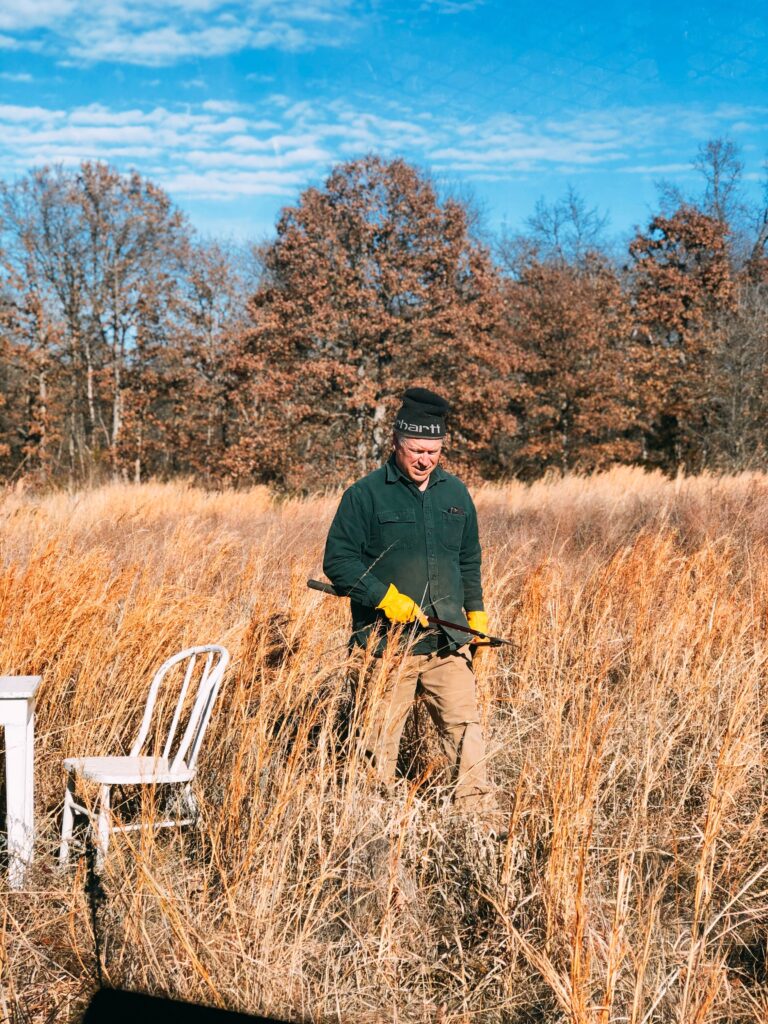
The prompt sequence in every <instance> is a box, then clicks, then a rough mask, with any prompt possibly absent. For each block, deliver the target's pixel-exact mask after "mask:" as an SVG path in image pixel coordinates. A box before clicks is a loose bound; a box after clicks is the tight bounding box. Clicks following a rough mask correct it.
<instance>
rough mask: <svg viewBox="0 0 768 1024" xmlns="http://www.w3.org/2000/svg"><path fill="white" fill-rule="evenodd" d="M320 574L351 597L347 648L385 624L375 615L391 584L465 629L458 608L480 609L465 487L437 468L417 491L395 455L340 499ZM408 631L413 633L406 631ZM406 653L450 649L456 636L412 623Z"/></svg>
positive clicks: (459, 640)
mask: <svg viewBox="0 0 768 1024" xmlns="http://www.w3.org/2000/svg"><path fill="white" fill-rule="evenodd" d="M323 570H324V572H325V574H326V576H327V577H328V578H329V579H330V581H331V582H332V583H333V585H334V587H336V589H337V590H338V591H339V593H341V594H344V595H347V596H349V597H350V598H351V605H352V630H353V633H352V643H354V644H358V645H360V646H365V644H366V642H367V640H368V636H369V635H370V632H371V630H372V628H373V627H374V626H379V627H381V633H382V639H381V642H380V643H379V645H378V651H379V652H381V651H382V650H383V648H384V646H385V645H386V631H387V625H388V620H387V618H386V616H385V615H384V614H383V612H380V611H376V605H377V604H379V603H380V602H381V600H382V598H383V597H384V595H385V594H386V592H387V590H388V588H389V585H390V583H394V585H395V586H396V587H397V589H398V590H399V591H400V593H401V594H407V595H408V597H411V598H413V600H414V601H416V603H417V604H419V605H421V607H422V608H423V609H424V611H425V612H426V614H427V615H435V616H437V617H438V618H441V619H448V620H449V621H450V622H458V623H466V621H467V619H466V616H465V614H464V610H465V609H466V610H467V611H482V610H483V588H482V584H481V582H480V541H479V538H478V532H477V512H476V511H475V506H474V503H473V501H472V499H471V497H470V496H469V491H468V490H467V488H466V487H465V486H464V484H463V483H462V482H461V481H460V480H459V479H458V477H455V476H453V475H452V474H451V473H446V472H445V470H443V469H441V468H440V466H437V467H436V468H435V469H434V470H433V472H432V474H431V476H430V478H429V484H428V486H427V488H426V490H424V491H420V490H419V489H418V487H416V485H415V484H413V483H411V482H410V481H409V480H408V478H407V477H406V476H405V475H404V474H403V473H401V472H400V470H399V469H398V467H397V465H396V463H395V459H394V455H393V456H392V457H391V458H390V459H389V461H388V462H387V463H385V464H384V465H383V466H381V467H380V468H379V469H376V470H374V471H373V472H372V473H369V474H368V476H365V477H363V478H362V480H358V481H357V483H354V484H352V486H351V487H349V488H348V489H347V490H346V491H345V492H344V494H343V496H342V498H341V502H340V503H339V507H338V509H337V511H336V515H335V517H334V520H333V522H332V523H331V528H330V530H329V531H328V539H327V541H326V545H325V558H324V559H323ZM412 628H413V630H414V634H412V633H411V629H412ZM404 636H405V637H406V638H407V639H410V638H411V637H413V638H414V640H415V642H414V646H413V648H412V649H413V651H414V652H415V653H424V652H428V651H434V650H445V651H449V650H456V648H458V647H461V646H462V645H463V644H465V643H466V642H467V640H468V639H469V638H468V636H467V634H466V633H461V632H459V631H458V630H450V629H442V628H440V627H434V626H430V627H429V628H428V629H422V627H421V626H419V625H418V623H416V624H415V625H414V626H413V627H411V626H408V627H406V629H405V630H404Z"/></svg>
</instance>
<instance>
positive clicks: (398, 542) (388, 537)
mask: <svg viewBox="0 0 768 1024" xmlns="http://www.w3.org/2000/svg"><path fill="white" fill-rule="evenodd" d="M376 518H377V520H378V532H379V537H378V539H379V543H380V544H381V547H382V548H383V550H384V551H392V550H395V549H397V550H402V549H403V548H410V547H413V546H414V544H415V543H416V513H415V512H414V510H413V509H410V508H393V509H389V510H385V511H383V512H377V513H376Z"/></svg>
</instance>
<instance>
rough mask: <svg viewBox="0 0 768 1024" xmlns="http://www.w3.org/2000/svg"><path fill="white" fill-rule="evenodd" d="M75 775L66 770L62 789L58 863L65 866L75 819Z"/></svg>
mask: <svg viewBox="0 0 768 1024" xmlns="http://www.w3.org/2000/svg"><path fill="white" fill-rule="evenodd" d="M74 802H75V776H74V773H73V772H67V786H66V789H65V790H64V813H63V814H62V817H61V846H60V847H59V864H60V865H61V866H62V867H66V865H67V863H68V861H69V843H70V840H71V839H72V826H73V824H74V819H75V811H74V806H73V805H74Z"/></svg>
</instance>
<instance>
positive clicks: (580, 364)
mask: <svg viewBox="0 0 768 1024" xmlns="http://www.w3.org/2000/svg"><path fill="white" fill-rule="evenodd" d="M695 166H696V167H697V169H698V170H700V171H701V173H703V174H704V178H705V183H706V189H705V191H704V194H703V196H701V197H699V198H698V199H697V198H696V197H694V198H691V197H684V196H682V195H680V194H679V193H677V192H676V191H675V190H674V189H673V188H671V187H667V188H666V191H664V192H663V194H662V195H661V196H660V202H661V203H662V205H663V209H664V211H665V212H664V214H663V215H662V214H659V216H657V217H655V218H653V220H652V221H651V223H650V225H649V227H648V230H647V231H643V232H638V234H637V236H636V237H635V238H634V240H633V241H632V243H631V245H630V248H629V253H630V257H631V263H632V266H631V267H630V268H628V269H629V272H628V273H626V274H624V275H622V274H621V273H620V271H619V270H618V267H617V264H618V260H616V259H613V260H611V259H609V258H608V257H607V256H606V255H605V253H604V252H603V254H601V246H603V245H604V241H603V237H602V232H603V229H604V227H605V223H606V219H605V217H604V216H601V215H600V214H599V213H598V211H596V210H590V209H589V208H588V207H587V206H586V204H585V202H584V201H583V200H582V199H581V197H580V196H579V195H578V193H576V192H575V191H574V190H573V189H570V190H569V191H568V192H567V194H566V196H565V197H564V198H563V199H562V200H561V201H559V202H556V203H554V204H553V205H551V206H548V205H547V204H545V203H543V202H541V203H538V204H537V206H536V212H535V215H534V216H533V217H531V218H529V221H528V234H527V235H522V236H514V237H513V238H511V239H506V240H504V239H502V243H501V245H500V246H499V249H498V251H497V253H496V259H494V258H492V256H491V253H490V251H489V249H488V248H487V247H486V246H485V245H484V244H483V243H481V242H480V241H478V238H477V237H476V234H475V232H476V227H477V220H476V218H475V216H474V214H473V212H472V211H471V210H470V209H468V207H467V205H466V203H464V202H462V201H460V200H457V199H455V198H441V196H440V195H439V194H438V192H437V190H436V188H435V186H434V185H433V183H432V182H431V181H430V180H429V179H428V178H427V177H426V176H425V175H424V174H422V173H421V172H420V171H418V170H417V169H416V168H414V167H412V166H410V165H408V164H407V163H405V162H404V161H403V160H390V161H387V160H385V159H383V158H381V157H378V156H375V155H370V156H367V157H364V158H362V159H359V160H353V161H351V162H349V163H346V164H342V165H339V166H338V167H336V168H334V169H333V170H332V172H331V174H330V176H329V177H328V179H327V181H326V182H325V183H324V184H323V185H322V186H318V187H315V188H310V189H308V190H306V192H304V193H303V194H302V195H301V196H300V197H299V200H298V202H297V204H296V205H295V206H294V207H290V208H287V209H285V210H284V211H283V213H282V215H281V218H280V220H279V223H278V225H277V230H276V236H275V238H274V239H273V240H272V241H271V242H268V243H266V244H264V245H262V246H261V247H259V249H258V250H256V251H255V257H256V258H254V253H253V252H251V253H250V254H249V253H248V252H246V251H245V250H244V249H240V250H238V249H237V248H235V247H233V246H231V245H230V246H225V245H223V244H218V243H216V242H215V241H212V242H209V241H202V240H200V239H198V238H197V237H196V236H195V235H194V234H193V232H192V230H191V228H190V226H189V224H188V223H187V222H186V221H185V219H184V217H183V216H182V215H181V214H180V212H179V211H178V210H177V209H176V208H175V207H174V205H173V203H172V202H171V200H170V198H169V197H168V196H167V195H166V194H165V193H164V192H163V191H162V189H160V188H159V187H158V186H157V185H155V184H153V183H152V182H150V181H148V180H146V179H143V178H141V177H140V176H139V175H137V174H132V175H121V174H119V173H118V172H117V171H116V170H114V169H113V168H110V167H109V166H107V165H105V164H95V163H84V164H83V165H82V166H81V167H80V168H78V169H75V170H68V169H62V168H58V169H50V168H43V169H40V170H37V171H34V172H31V173H30V174H28V175H27V176H25V177H23V178H21V179H19V180H18V181H16V182H13V183H9V184H3V183H0V476H2V477H3V478H4V479H6V480H8V479H16V478H18V477H20V476H26V477H32V478H34V479H37V480H40V481H41V482H42V483H46V482H50V481H58V482H68V483H70V484H72V483H74V482H76V481H83V480H88V481H96V480H99V479H104V478H115V477H123V478H127V479H135V480H141V479H145V478H147V477H151V476H155V477H161V478H170V477H174V476H178V475H190V476H193V477H195V478H196V479H198V480H201V481H204V482H206V483H208V484H215V485H219V484H223V483H233V482H234V483H236V484H238V485H244V484H247V483H249V482H266V483H271V484H272V485H276V486H278V487H280V488H282V489H284V490H296V489H304V490H307V489H309V490H312V489H317V488H324V487H326V486H329V485H333V484H336V483H339V482H342V481H344V480H348V479H349V478H351V477H355V476H358V475H360V474H361V473H364V472H366V471H367V470H368V469H370V468H372V467H374V466H375V465H377V464H378V463H379V462H380V460H381V459H382V457H383V456H384V455H385V453H386V451H387V446H388V434H389V424H390V422H391V418H392V414H393V412H394V410H395V407H396V405H397V403H398V400H399V396H400V394H401V393H402V390H403V389H404V388H405V387H406V386H407V385H410V384H423V385H427V386H430V387H432V388H434V389H436V390H438V391H443V392H445V393H446V394H447V395H448V396H449V397H450V399H451V400H452V403H453V406H454V410H455V411H454V415H453V417H452V437H451V450H450V459H451V462H452V464H453V465H454V466H456V467H458V468H459V469H460V470H461V471H462V472H463V473H464V474H465V475H470V476H471V475H479V476H481V477H483V478H486V479H494V478H499V477H504V476H509V475H510V474H515V473H517V474H523V475H524V476H526V477H532V476H536V475H538V474H540V473H542V472H544V471H545V470H546V469H548V468H553V469H557V470H564V469H567V468H573V467H576V468H583V469H589V468H595V467H603V466H606V465H609V464H611V463H614V462H640V463H642V464H646V465H648V464H650V465H657V466H659V467H660V468H662V469H664V470H665V471H666V472H672V473H673V472H676V471H677V470H678V469H679V468H683V469H686V470H695V469H697V468H701V467H702V466H712V467H719V468H728V467H737V468H749V467H752V466H755V465H760V464H762V462H763V461H764V458H765V455H766V445H765V442H764V437H765V436H767V434H768V416H766V408H765V402H764V400H763V394H764V384H765V377H766V359H765V352H766V344H765V339H766V315H767V314H766V311H767V310H768V298H767V297H766V286H765V280H766V274H765V265H766V253H765V247H766V241H767V240H768V229H766V223H768V218H766V216H763V217H762V219H761V218H759V217H758V218H754V217H753V218H752V220H751V221H750V219H749V217H747V216H746V214H745V208H744V204H743V201H742V195H741V192H740V190H739V187H740V180H739V175H740V174H741V163H740V161H739V160H738V157H737V151H736V150H735V148H734V147H733V146H732V145H731V144H729V143H728V142H727V140H714V141H713V142H712V143H711V145H708V146H707V147H703V148H702V150H701V151H700V154H699V158H698V161H697V163H696V165H695ZM675 204H676V205H675ZM750 232H751V234H750Z"/></svg>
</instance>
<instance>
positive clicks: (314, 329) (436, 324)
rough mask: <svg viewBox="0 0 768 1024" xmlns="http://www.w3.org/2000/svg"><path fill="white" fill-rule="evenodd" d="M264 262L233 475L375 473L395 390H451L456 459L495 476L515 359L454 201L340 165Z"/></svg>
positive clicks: (410, 179)
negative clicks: (420, 386) (471, 457)
mask: <svg viewBox="0 0 768 1024" xmlns="http://www.w3.org/2000/svg"><path fill="white" fill-rule="evenodd" d="M263 268H264V277H263V281H262V283H261V285H260V287H259V289H258V290H257V292H256V294H255V295H254V297H253V299H252V302H251V307H250V309H251V316H252V320H253V326H252V329H251V330H250V332H249V334H248V336H247V338H246V340H245V344H244V345H243V347H242V349H241V351H240V353H239V355H238V358H237V359H236V361H235V370H236V373H237V374H238V376H239V379H240V381H241V382H242V383H241V388H240V393H241V396H242V399H243V406H242V409H241V413H240V416H239V418H238V421H237V430H238V434H239V437H238V443H237V444H236V446H235V447H234V448H233V449H231V450H230V453H229V456H228V467H229V470H230V472H231V474H232V476H233V477H235V478H239V479H241V478H243V477H255V478H257V479H265V480H268V479H273V480H275V481H277V482H279V483H280V484H283V485H289V486H290V485H300V486H304V487H308V488H312V487H322V486H325V485H326V484H327V483H329V482H330V481H338V480H343V479H349V478H352V477H356V476H359V475H360V474H362V473H365V472H366V471H367V470H370V469H373V468H374V467H375V466H376V465H378V464H379V463H380V462H381V461H382V459H383V458H384V457H385V455H386V452H387V450H388V440H389V427H390V423H391V419H392V414H393V413H394V409H395V404H396V403H397V401H398V399H399V397H400V395H401V394H402V391H403V388H404V387H405V386H407V385H408V384H424V385H427V386H430V387H432V388H434V389H436V390H438V391H441V392H444V393H447V394H449V395H450V396H451V397H452V401H453V403H454V407H455V410H454V414H453V416H452V418H451V423H452V431H453V445H452V455H453V458H454V460H455V461H458V462H466V460H467V459H468V456H469V453H470V452H473V453H475V454H476V455H477V459H476V460H475V468H476V469H477V468H478V467H479V466H480V465H482V466H483V468H484V469H485V471H486V472H493V470H494V468H496V455H495V436H496V435H508V434H510V433H512V432H514V429H515V417H514V415H513V414H512V412H511V410H510V401H511V399H512V398H513V397H514V396H515V395H516V393H517V391H518V390H519V385H518V384H517V383H515V381H514V380H513V378H512V371H514V370H515V369H517V364H518V362H519V355H518V353H517V352H516V351H515V350H514V348H513V347H512V346H511V345H510V343H509V341H508V339H506V338H505V337H504V324H503V317H502V303H501V295H500V288H499V279H498V275H497V272H496V270H495V268H494V266H493V263H492V261H491V258H490V255H489V253H488V252H487V251H486V250H485V249H484V248H483V247H482V246H481V245H479V244H478V243H477V242H475V241H474V240H473V239H472V238H471V236H470V232H469V230H468V224H467V215H466V212H465V210H464V208H463V207H462V205H461V204H460V203H458V202H457V201H455V200H446V201H444V202H441V201H440V200H439V198H438V196H437V195H436V192H435V190H434V188H433V186H432V184H431V183H430V182H429V180H427V179H426V178H425V177H424V176H423V175H421V174H420V173H419V172H418V171H417V170H416V169H415V168H414V167H411V166H410V165H408V164H407V163H405V162H404V161H403V160H393V161H391V162H386V161H385V160H383V159H381V158H379V157H376V156H368V157H365V158H364V159H361V160H356V161H352V162H350V163H347V164H344V165H342V166H339V167H337V168H335V169H334V171H333V172H332V173H331V175H330V177H329V178H328V180H327V181H326V183H325V185H324V187H323V188H310V189H308V190H307V191H306V192H304V193H303V195H302V196H301V199H300V201H299V203H298V205H297V206H295V207H291V208H288V209H286V210H284V211H283V213H282V216H281V218H280V221H279V223H278V226H277V238H276V239H275V241H274V242H273V243H272V244H271V245H269V246H267V247H266V248H265V249H264V251H263Z"/></svg>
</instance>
